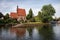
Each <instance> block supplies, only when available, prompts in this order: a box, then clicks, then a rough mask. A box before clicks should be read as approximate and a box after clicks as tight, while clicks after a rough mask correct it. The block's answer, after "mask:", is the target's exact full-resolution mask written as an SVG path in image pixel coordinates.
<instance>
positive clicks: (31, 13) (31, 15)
mask: <svg viewBox="0 0 60 40" xmlns="http://www.w3.org/2000/svg"><path fill="white" fill-rule="evenodd" d="M26 18H27V20H29V19H31V18H33V11H32V9H30V10H29V14H28V15H27V17H26Z"/></svg>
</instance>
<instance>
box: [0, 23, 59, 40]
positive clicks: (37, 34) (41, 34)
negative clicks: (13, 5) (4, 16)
mask: <svg viewBox="0 0 60 40" xmlns="http://www.w3.org/2000/svg"><path fill="white" fill-rule="evenodd" d="M0 40H60V25H59V24H56V25H42V26H37V27H29V28H6V27H5V28H3V27H1V28H0Z"/></svg>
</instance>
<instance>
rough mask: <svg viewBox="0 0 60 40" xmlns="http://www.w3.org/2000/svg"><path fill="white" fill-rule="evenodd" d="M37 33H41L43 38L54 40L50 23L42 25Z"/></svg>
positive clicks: (44, 39)
mask: <svg viewBox="0 0 60 40" xmlns="http://www.w3.org/2000/svg"><path fill="white" fill-rule="evenodd" d="M39 33H40V35H42V37H43V40H55V39H54V33H53V27H51V26H50V25H43V27H42V28H41V29H39Z"/></svg>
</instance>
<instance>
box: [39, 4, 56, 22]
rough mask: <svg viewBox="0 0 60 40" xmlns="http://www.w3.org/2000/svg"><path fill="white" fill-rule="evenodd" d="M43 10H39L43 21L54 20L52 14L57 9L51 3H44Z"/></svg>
mask: <svg viewBox="0 0 60 40" xmlns="http://www.w3.org/2000/svg"><path fill="white" fill-rule="evenodd" d="M41 11H42V12H38V17H39V19H40V20H41V21H42V22H49V21H51V20H52V16H53V15H54V14H55V9H54V8H53V7H52V5H51V4H49V5H44V6H43V8H42V10H41Z"/></svg>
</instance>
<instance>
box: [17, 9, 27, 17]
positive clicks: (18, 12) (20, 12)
mask: <svg viewBox="0 0 60 40" xmlns="http://www.w3.org/2000/svg"><path fill="white" fill-rule="evenodd" d="M17 14H18V16H26V12H25V9H20V8H18V9H17Z"/></svg>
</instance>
